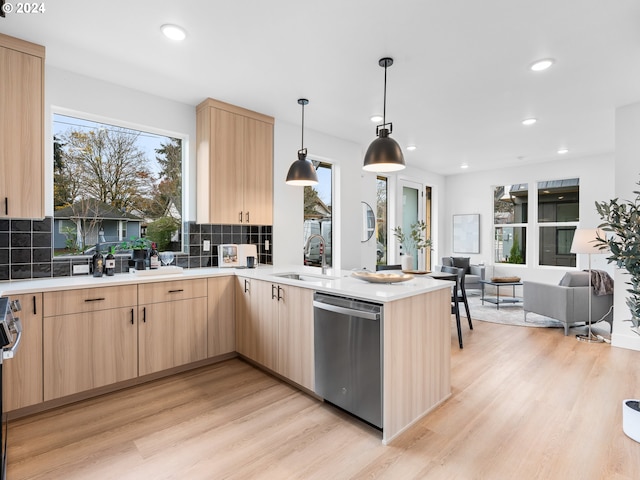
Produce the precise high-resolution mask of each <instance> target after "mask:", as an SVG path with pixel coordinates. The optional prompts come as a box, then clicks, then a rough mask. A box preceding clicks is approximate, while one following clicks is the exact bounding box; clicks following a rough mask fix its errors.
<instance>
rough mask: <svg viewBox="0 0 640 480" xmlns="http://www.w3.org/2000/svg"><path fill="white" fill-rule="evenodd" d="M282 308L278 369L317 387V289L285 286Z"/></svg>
mask: <svg viewBox="0 0 640 480" xmlns="http://www.w3.org/2000/svg"><path fill="white" fill-rule="evenodd" d="M278 307H279V310H278V369H277V372H278V373H280V374H281V375H283V376H285V377H287V378H288V379H290V380H293V381H294V382H296V383H297V384H299V385H302V386H303V387H305V388H308V389H309V390H313V388H314V353H313V352H314V351H313V291H312V290H309V289H307V288H297V287H291V286H289V285H284V286H283V285H281V286H280V299H279V301H278Z"/></svg>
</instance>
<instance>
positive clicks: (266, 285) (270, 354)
mask: <svg viewBox="0 0 640 480" xmlns="http://www.w3.org/2000/svg"><path fill="white" fill-rule="evenodd" d="M272 286H274V287H275V285H274V284H272V283H271V282H263V281H260V280H255V279H246V278H241V277H238V283H237V291H236V294H237V295H236V347H237V351H238V353H241V354H242V355H244V356H245V357H247V358H250V359H251V360H254V361H255V362H257V363H259V364H261V365H264V366H265V367H267V368H270V369H272V370H275V368H276V360H277V344H276V342H277V340H278V338H277V334H278V322H277V320H275V319H276V318H277V317H276V315H277V307H278V304H277V302H276V300H275V299H274V298H272V296H274V297H275V294H274V292H275V290H273V289H272Z"/></svg>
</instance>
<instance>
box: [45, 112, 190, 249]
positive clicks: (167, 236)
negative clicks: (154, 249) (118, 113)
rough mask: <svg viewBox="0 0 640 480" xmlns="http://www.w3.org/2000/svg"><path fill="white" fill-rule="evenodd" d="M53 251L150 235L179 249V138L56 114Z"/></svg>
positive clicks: (165, 246)
mask: <svg viewBox="0 0 640 480" xmlns="http://www.w3.org/2000/svg"><path fill="white" fill-rule="evenodd" d="M53 152H54V159H53V160H54V162H53V169H54V171H53V176H54V192H53V193H54V222H55V223H56V225H57V228H56V229H55V234H54V251H55V253H56V254H57V255H60V254H74V253H83V252H85V251H87V250H88V249H89V248H90V247H93V246H94V245H95V244H96V243H99V242H100V243H106V244H107V245H111V244H117V243H118V242H122V241H123V240H126V239H127V238H128V237H131V236H134V237H135V236H146V237H147V238H149V240H151V241H153V242H156V243H157V244H158V249H159V250H177V251H179V250H181V247H182V242H181V233H182V228H181V226H182V218H183V216H182V140H181V139H178V138H171V137H167V136H162V135H156V134H153V133H148V132H143V131H139V130H133V129H129V128H123V127H119V126H114V125H108V124H102V123H97V122H93V121H88V120H83V119H80V118H74V117H69V116H65V115H59V114H56V115H54V145H53Z"/></svg>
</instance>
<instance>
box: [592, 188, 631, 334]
mask: <svg viewBox="0 0 640 480" xmlns="http://www.w3.org/2000/svg"><path fill="white" fill-rule="evenodd" d="M637 185H640V182H637ZM633 193H634V194H635V195H636V198H635V200H633V201H631V200H622V201H620V200H618V198H614V199H613V200H609V201H607V202H596V209H597V210H598V215H600V218H601V219H602V220H603V223H602V224H600V225H599V228H602V229H603V230H604V231H605V232H612V233H613V235H612V236H609V237H607V238H598V240H597V243H596V244H597V245H598V246H599V247H600V248H601V249H604V248H607V247H608V248H609V250H610V251H611V254H610V255H609V256H608V257H607V261H608V262H609V263H613V262H615V263H616V265H617V266H618V268H624V269H625V270H626V271H627V273H628V274H629V275H630V276H631V281H629V282H626V283H627V284H628V285H630V286H631V288H628V289H627V293H629V294H630V296H629V297H628V298H627V299H626V304H627V307H629V310H630V312H631V320H630V321H631V322H632V323H633V327H632V328H631V330H632V331H633V332H635V333H637V334H638V335H640V191H634V192H633Z"/></svg>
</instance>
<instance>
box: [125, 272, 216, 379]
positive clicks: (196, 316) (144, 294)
mask: <svg viewBox="0 0 640 480" xmlns="http://www.w3.org/2000/svg"><path fill="white" fill-rule="evenodd" d="M189 297H192V298H189ZM138 298H139V300H140V302H141V304H140V305H139V306H138V345H139V355H140V362H139V374H140V375H147V374H150V373H155V372H160V371H162V370H167V369H169V368H172V367H177V366H180V365H185V364H187V363H192V362H197V361H198V360H204V359H205V358H207V279H199V280H179V281H172V282H158V283H152V284H141V285H139V286H138ZM173 298H176V299H175V300H173ZM145 301H146V302H155V303H145Z"/></svg>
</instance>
